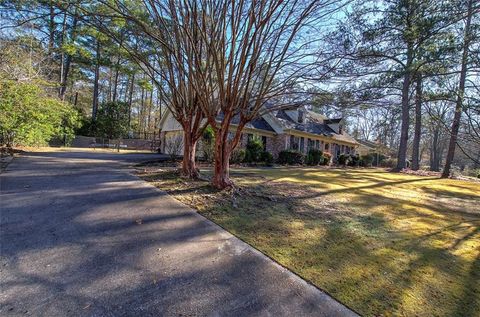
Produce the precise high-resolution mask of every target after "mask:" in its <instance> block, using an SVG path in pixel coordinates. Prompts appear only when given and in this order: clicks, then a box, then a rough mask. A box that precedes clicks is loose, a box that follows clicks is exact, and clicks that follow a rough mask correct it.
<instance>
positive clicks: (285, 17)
mask: <svg viewBox="0 0 480 317" xmlns="http://www.w3.org/2000/svg"><path fill="white" fill-rule="evenodd" d="M184 4H185V5H184V6H181V8H180V9H178V8H176V9H177V10H176V12H177V14H176V16H175V19H174V23H176V24H183V25H187V23H184V22H183V21H184V20H185V19H187V20H188V21H192V27H188V28H186V32H187V34H188V38H189V39H190V40H195V39H196V38H197V34H196V32H198V33H199V34H200V38H201V40H202V41H203V42H204V46H202V47H204V48H205V50H206V51H198V50H194V54H195V56H196V57H195V58H192V61H193V62H194V63H192V64H189V66H190V65H191V66H190V67H191V68H192V70H193V71H195V72H196V75H195V76H194V85H195V89H196V90H197V91H198V92H201V93H199V95H198V96H199V104H200V106H201V107H202V110H203V112H204V114H205V116H206V118H207V121H208V123H209V125H210V126H211V127H212V129H213V131H214V134H215V157H214V175H213V178H212V184H213V186H215V187H216V188H219V189H223V188H226V187H230V186H232V185H233V183H232V181H231V180H230V177H229V159H230V156H231V153H232V151H233V150H234V149H235V147H236V146H237V144H238V143H239V141H240V139H241V136H242V130H243V128H244V127H245V125H246V124H247V123H248V122H250V121H251V120H253V119H255V118H256V117H258V116H259V115H260V114H261V113H262V112H263V111H268V109H267V108H268V107H267V106H266V105H268V104H274V105H275V107H282V106H286V105H288V104H291V103H292V98H288V96H285V93H286V92H288V91H289V90H293V89H291V88H292V87H295V85H296V84H298V81H299V79H300V78H303V76H304V75H305V76H306V74H307V73H309V69H310V67H309V66H310V65H311V64H313V63H314V58H313V56H312V55H310V54H309V50H308V47H309V45H312V44H313V43H315V40H314V39H313V38H315V36H316V35H317V34H318V29H317V27H318V26H319V25H321V22H322V20H323V19H325V18H328V17H330V16H331V15H332V14H333V13H334V12H336V11H337V10H338V9H339V7H341V6H342V5H343V4H342V3H341V2H338V1H329V0H321V1H295V0H291V1H289V0H285V1H280V0H278V1H275V0H270V1H266V0H251V1H239V2H236V1H213V0H212V1H208V0H207V1H200V2H199V3H197V2H196V1H184ZM304 34H309V36H308V38H307V37H303V35H304ZM300 42H301V43H300ZM202 57H204V58H202ZM269 110H272V109H271V108H270V109H269ZM219 115H220V118H221V120H219ZM233 120H235V125H232V122H233Z"/></svg>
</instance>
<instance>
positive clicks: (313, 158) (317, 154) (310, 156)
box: [305, 149, 323, 166]
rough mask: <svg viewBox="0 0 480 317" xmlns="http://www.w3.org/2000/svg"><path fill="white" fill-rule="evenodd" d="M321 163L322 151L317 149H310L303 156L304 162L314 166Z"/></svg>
mask: <svg viewBox="0 0 480 317" xmlns="http://www.w3.org/2000/svg"><path fill="white" fill-rule="evenodd" d="M321 163H323V152H322V151H320V150H317V149H310V150H309V151H308V153H307V156H306V157H305V164H307V165H311V166H315V165H320V164H321Z"/></svg>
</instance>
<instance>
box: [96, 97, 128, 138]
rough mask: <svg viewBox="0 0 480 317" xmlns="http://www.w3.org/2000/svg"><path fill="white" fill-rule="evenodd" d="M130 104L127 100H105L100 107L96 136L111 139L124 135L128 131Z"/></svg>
mask: <svg viewBox="0 0 480 317" xmlns="http://www.w3.org/2000/svg"><path fill="white" fill-rule="evenodd" d="M128 112H129V105H128V103H126V102H121V101H116V102H105V103H102V104H101V105H100V106H99V107H98V113H97V121H96V123H95V128H96V131H95V132H96V136H101V137H104V138H109V139H118V138H121V137H123V136H124V135H125V134H126V133H127V131H128V128H129V126H128Z"/></svg>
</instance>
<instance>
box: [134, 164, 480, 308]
mask: <svg viewBox="0 0 480 317" xmlns="http://www.w3.org/2000/svg"><path fill="white" fill-rule="evenodd" d="M204 172H205V173H207V174H208V171H204ZM141 174H142V177H144V178H145V179H147V180H149V181H151V182H154V183H155V184H156V186H158V187H159V188H161V189H163V190H166V191H167V192H169V193H170V194H171V195H173V196H174V197H176V198H177V199H178V200H180V201H182V202H184V203H186V204H188V205H190V206H192V207H194V208H196V209H197V210H198V211H199V212H200V213H202V214H203V215H205V216H206V217H207V218H209V219H211V220H213V221H215V222H216V223H218V224H220V225H221V226H223V227H224V228H226V229H227V230H229V231H230V232H232V233H233V234H235V235H237V236H238V237H240V238H241V239H243V240H244V241H246V242H248V243H250V244H251V245H253V246H254V247H256V248H257V249H259V250H261V251H262V252H264V253H265V254H267V255H268V256H270V257H272V258H274V259H275V260H276V261H278V262H279V263H281V264H282V265H284V266H286V267H288V268H289V269H291V270H293V271H294V272H296V273H298V274H299V275H301V276H302V277H304V278H305V279H307V280H309V281H311V282H312V283H313V284H315V285H317V286H318V287H320V288H321V289H324V290H325V291H327V292H328V293H330V294H331V295H332V296H334V297H335V298H337V299H338V300H340V301H341V302H343V303H345V304H346V305H348V306H349V307H351V308H353V309H355V310H356V311H358V312H359V313H361V314H363V315H367V316H379V315H382V316H390V315H399V316H480V313H479V312H480V207H479V205H480V184H479V183H475V182H467V181H459V180H450V179H448V180H444V179H438V178H434V177H421V176H416V175H406V174H394V173H389V172H386V171H384V170H380V169H370V170H368V169H367V170H361V169H317V168H288V169H287V168H273V169H254V168H245V169H234V170H233V171H232V176H233V178H234V180H235V182H236V184H238V189H236V190H235V191H222V192H218V191H216V190H214V189H213V188H212V187H210V185H209V184H208V182H206V181H195V182H191V181H187V180H184V179H181V178H179V177H178V175H177V174H176V173H175V172H172V171H168V170H158V169H157V168H155V167H150V168H147V169H146V170H145V171H143V172H142V173H141Z"/></svg>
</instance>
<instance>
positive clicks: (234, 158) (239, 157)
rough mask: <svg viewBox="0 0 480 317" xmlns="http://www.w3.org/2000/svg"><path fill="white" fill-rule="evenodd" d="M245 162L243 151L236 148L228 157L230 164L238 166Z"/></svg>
mask: <svg viewBox="0 0 480 317" xmlns="http://www.w3.org/2000/svg"><path fill="white" fill-rule="evenodd" d="M244 160H245V149H239V148H236V149H234V150H233V151H232V154H231V155H230V164H240V163H242V162H243V161H244Z"/></svg>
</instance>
